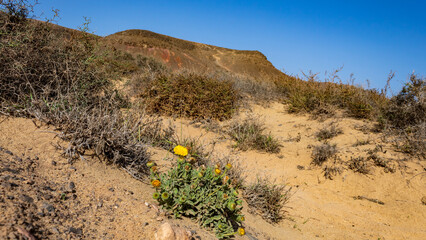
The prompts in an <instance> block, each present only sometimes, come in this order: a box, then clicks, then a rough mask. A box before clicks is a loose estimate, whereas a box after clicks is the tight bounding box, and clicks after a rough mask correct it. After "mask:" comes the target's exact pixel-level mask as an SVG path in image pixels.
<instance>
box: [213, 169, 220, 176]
mask: <svg viewBox="0 0 426 240" xmlns="http://www.w3.org/2000/svg"><path fill="white" fill-rule="evenodd" d="M221 172H222V171H220V169H219V168H216V169H215V170H214V173H216V175H219V174H220V173H221Z"/></svg>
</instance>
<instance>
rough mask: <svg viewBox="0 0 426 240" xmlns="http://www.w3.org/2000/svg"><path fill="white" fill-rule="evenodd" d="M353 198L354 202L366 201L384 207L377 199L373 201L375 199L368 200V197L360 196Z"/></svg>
mask: <svg viewBox="0 0 426 240" xmlns="http://www.w3.org/2000/svg"><path fill="white" fill-rule="evenodd" d="M353 198H354V200H367V201H370V202H373V203H377V204H380V205H385V203H384V202H382V201H380V200H378V199H375V198H369V197H365V196H360V195H358V196H354V197H353Z"/></svg>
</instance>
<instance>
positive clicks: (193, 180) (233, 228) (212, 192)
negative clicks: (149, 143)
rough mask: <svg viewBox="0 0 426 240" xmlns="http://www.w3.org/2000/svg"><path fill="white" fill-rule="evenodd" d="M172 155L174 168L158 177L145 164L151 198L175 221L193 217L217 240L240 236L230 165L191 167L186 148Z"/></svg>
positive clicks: (240, 217)
mask: <svg viewBox="0 0 426 240" xmlns="http://www.w3.org/2000/svg"><path fill="white" fill-rule="evenodd" d="M175 153H176V154H177V155H180V157H179V158H178V160H177V165H175V166H174V167H173V168H171V169H170V170H169V171H168V172H167V173H163V174H158V173H157V169H156V166H153V163H148V166H149V167H152V168H151V183H152V185H153V186H154V187H155V188H156V192H155V193H154V194H153V198H154V199H156V200H157V201H158V202H159V204H160V205H161V206H162V207H163V208H165V209H167V210H169V211H171V212H172V213H173V214H174V216H175V217H176V218H180V217H182V216H186V217H191V218H195V219H196V220H197V221H198V222H199V223H200V225H201V226H203V227H206V228H210V229H214V231H215V233H216V237H217V238H219V239H223V238H230V237H232V236H233V235H234V234H236V233H240V234H242V235H243V234H244V229H243V228H241V225H242V222H243V221H244V216H243V215H242V213H241V210H242V200H241V199H239V197H238V190H237V189H236V188H234V187H233V186H232V185H231V180H230V179H229V177H228V176H227V172H228V170H229V169H230V168H231V167H232V166H231V165H230V164H227V165H226V166H225V168H220V167H219V166H217V167H216V168H213V167H195V166H193V165H192V164H191V163H189V162H187V159H186V158H185V156H189V155H187V154H188V150H187V149H186V148H184V147H182V146H179V145H178V146H177V147H175ZM238 227H240V228H239V229H237V228H238Z"/></svg>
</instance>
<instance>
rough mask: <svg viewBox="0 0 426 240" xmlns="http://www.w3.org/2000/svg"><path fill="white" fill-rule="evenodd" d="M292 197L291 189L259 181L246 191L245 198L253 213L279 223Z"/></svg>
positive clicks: (262, 180) (263, 180)
mask: <svg viewBox="0 0 426 240" xmlns="http://www.w3.org/2000/svg"><path fill="white" fill-rule="evenodd" d="M290 196H291V188H288V189H286V186H279V185H275V184H272V183H270V182H269V181H267V180H265V179H259V178H258V179H257V181H256V182H255V183H252V184H250V185H249V186H247V187H246V189H245V190H244V198H245V199H246V201H247V204H248V205H249V207H250V208H251V210H252V211H253V212H257V213H259V214H260V215H261V216H262V218H263V219H265V220H267V221H268V222H271V223H277V222H279V221H280V220H281V219H282V218H283V217H284V215H283V214H284V210H283V208H284V206H285V204H286V203H287V202H288V200H289V199H290Z"/></svg>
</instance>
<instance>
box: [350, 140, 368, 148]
mask: <svg viewBox="0 0 426 240" xmlns="http://www.w3.org/2000/svg"><path fill="white" fill-rule="evenodd" d="M367 144H370V139H365V140H359V139H357V140H356V142H355V143H354V145H353V146H354V147H358V146H364V145H367Z"/></svg>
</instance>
